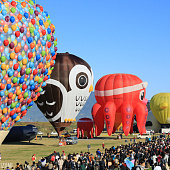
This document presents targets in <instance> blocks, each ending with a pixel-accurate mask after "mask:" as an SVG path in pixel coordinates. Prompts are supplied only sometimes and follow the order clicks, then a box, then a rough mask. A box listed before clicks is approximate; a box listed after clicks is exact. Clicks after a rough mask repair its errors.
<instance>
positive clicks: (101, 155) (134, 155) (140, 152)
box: [15, 136, 170, 170]
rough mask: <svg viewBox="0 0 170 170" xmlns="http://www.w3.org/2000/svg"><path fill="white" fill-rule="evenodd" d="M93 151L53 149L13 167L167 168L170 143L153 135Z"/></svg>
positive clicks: (33, 169)
mask: <svg viewBox="0 0 170 170" xmlns="http://www.w3.org/2000/svg"><path fill="white" fill-rule="evenodd" d="M101 146H102V151H101V150H100V149H98V150H97V151H96V154H95V155H93V154H91V153H90V152H85V153H83V152H81V153H72V154H71V153H70V154H68V155H65V152H64V151H63V152H62V153H61V154H60V153H57V152H55V151H54V153H52V154H51V155H50V156H48V157H42V158H41V159H40V160H38V161H37V163H35V155H33V157H32V162H31V165H30V164H29V163H28V162H26V161H25V164H24V165H20V164H19V163H17V165H16V167H15V170H23V169H24V170H77V169H78V170H106V169H108V170H144V169H149V168H150V169H152V170H161V169H162V170H169V166H170V159H169V154H170V143H169V139H168V138H158V137H155V136H153V138H152V140H151V141H149V140H147V141H145V142H137V143H136V142H135V143H131V144H126V145H119V146H117V147H115V146H113V147H111V148H109V149H108V148H105V145H104V143H102V144H101Z"/></svg>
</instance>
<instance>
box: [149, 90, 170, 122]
mask: <svg viewBox="0 0 170 170" xmlns="http://www.w3.org/2000/svg"><path fill="white" fill-rule="evenodd" d="M150 108H151V111H152V113H153V114H154V116H155V117H156V119H157V120H158V121H159V122H160V123H161V124H170V93H158V94H156V95H154V96H153V97H152V99H151V101H150Z"/></svg>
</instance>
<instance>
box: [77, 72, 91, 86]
mask: <svg viewBox="0 0 170 170" xmlns="http://www.w3.org/2000/svg"><path fill="white" fill-rule="evenodd" d="M87 84H88V76H87V74H86V73H79V74H77V77H76V85H77V87H78V88H79V89H84V88H86V87H87Z"/></svg>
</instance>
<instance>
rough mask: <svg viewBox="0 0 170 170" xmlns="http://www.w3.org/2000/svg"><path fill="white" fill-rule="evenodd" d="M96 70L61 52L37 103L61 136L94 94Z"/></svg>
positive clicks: (79, 59) (82, 61) (77, 58)
mask: <svg viewBox="0 0 170 170" xmlns="http://www.w3.org/2000/svg"><path fill="white" fill-rule="evenodd" d="M93 79H94V78H93V71H92V69H91V67H90V66H89V64H88V63H87V62H85V61H84V60H83V59H81V58H79V57H77V56H75V55H72V54H69V53H58V54H57V57H56V60H55V65H54V70H53V72H52V74H51V78H50V79H49V80H47V86H46V87H44V88H43V91H42V92H41V95H40V96H39V98H38V100H37V102H36V104H37V106H38V108H39V109H40V110H41V111H42V113H43V114H44V115H45V117H46V118H47V119H48V120H49V122H50V123H51V124H52V125H53V127H54V128H55V130H56V131H57V132H58V134H59V135H61V133H62V131H63V130H64V129H65V127H68V126H70V124H71V123H72V122H73V121H75V117H76V116H77V114H78V113H79V112H80V110H81V109H82V108H83V106H84V105H85V103H86V101H87V99H88V97H89V95H90V93H91V91H93Z"/></svg>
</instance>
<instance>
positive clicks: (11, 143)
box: [2, 141, 44, 145]
mask: <svg viewBox="0 0 170 170" xmlns="http://www.w3.org/2000/svg"><path fill="white" fill-rule="evenodd" d="M2 145H44V144H41V143H33V142H30V143H29V142H24V141H22V142H3V143H2Z"/></svg>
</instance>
